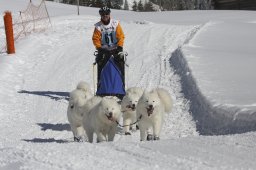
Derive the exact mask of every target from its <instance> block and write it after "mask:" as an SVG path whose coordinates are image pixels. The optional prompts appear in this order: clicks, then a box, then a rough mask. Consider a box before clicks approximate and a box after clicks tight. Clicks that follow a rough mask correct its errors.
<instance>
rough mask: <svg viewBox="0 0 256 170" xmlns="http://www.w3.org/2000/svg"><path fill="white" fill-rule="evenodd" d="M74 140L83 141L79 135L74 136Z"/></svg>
mask: <svg viewBox="0 0 256 170" xmlns="http://www.w3.org/2000/svg"><path fill="white" fill-rule="evenodd" d="M74 141H75V142H83V141H84V140H83V138H82V137H81V136H78V137H76V136H74Z"/></svg>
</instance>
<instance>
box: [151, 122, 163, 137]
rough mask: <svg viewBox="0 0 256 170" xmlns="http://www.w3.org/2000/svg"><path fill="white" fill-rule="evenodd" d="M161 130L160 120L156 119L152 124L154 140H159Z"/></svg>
mask: <svg viewBox="0 0 256 170" xmlns="http://www.w3.org/2000/svg"><path fill="white" fill-rule="evenodd" d="M161 129H162V119H158V120H157V121H155V123H154V124H153V136H154V140H159V139H160V138H159V136H160V132H161Z"/></svg>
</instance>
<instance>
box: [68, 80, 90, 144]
mask: <svg viewBox="0 0 256 170" xmlns="http://www.w3.org/2000/svg"><path fill="white" fill-rule="evenodd" d="M92 96H93V94H92V92H91V90H90V86H89V85H88V84H87V83H86V82H84V81H81V82H79V83H78V85H77V87H76V89H75V90H73V91H71V92H70V93H69V104H68V109H67V117H68V121H69V124H70V127H71V131H72V132H73V135H74V141H76V142H81V141H84V140H86V137H85V131H84V128H83V125H82V120H83V115H82V113H83V109H82V107H83V105H84V104H85V103H86V101H87V100H88V99H89V98H91V97H92Z"/></svg>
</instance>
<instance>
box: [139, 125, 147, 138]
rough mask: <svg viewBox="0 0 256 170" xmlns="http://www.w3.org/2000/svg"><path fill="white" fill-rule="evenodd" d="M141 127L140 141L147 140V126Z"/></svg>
mask: <svg viewBox="0 0 256 170" xmlns="http://www.w3.org/2000/svg"><path fill="white" fill-rule="evenodd" d="M139 127H140V141H145V140H146V138H147V128H146V127H143V126H139Z"/></svg>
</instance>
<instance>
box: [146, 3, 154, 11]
mask: <svg viewBox="0 0 256 170" xmlns="http://www.w3.org/2000/svg"><path fill="white" fill-rule="evenodd" d="M144 10H145V11H154V9H153V4H152V2H147V3H145V5H144Z"/></svg>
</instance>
